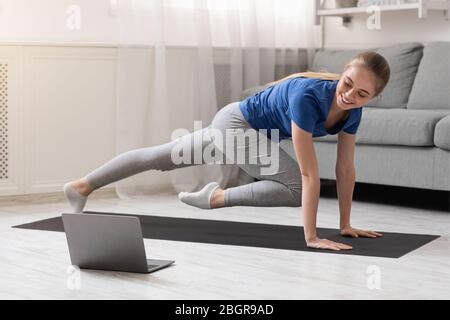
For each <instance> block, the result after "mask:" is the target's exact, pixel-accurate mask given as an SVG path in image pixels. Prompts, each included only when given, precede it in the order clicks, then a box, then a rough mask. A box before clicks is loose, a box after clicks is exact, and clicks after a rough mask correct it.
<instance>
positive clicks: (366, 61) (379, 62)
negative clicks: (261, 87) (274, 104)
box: [268, 51, 390, 96]
mask: <svg viewBox="0 0 450 320" xmlns="http://www.w3.org/2000/svg"><path fill="white" fill-rule="evenodd" d="M351 66H362V67H364V68H366V69H367V70H369V71H371V72H372V73H373V74H374V75H375V94H374V96H377V95H378V94H380V93H381V92H382V91H383V90H384V88H385V87H386V85H387V83H388V82H389V78H390V67H389V63H388V62H387V61H386V59H385V58H384V57H383V56H382V55H381V54H379V53H377V52H375V51H365V52H361V53H359V54H357V55H356V56H355V57H354V58H353V59H352V60H351V61H350V62H349V63H347V64H346V65H345V67H344V71H345V70H347V69H348V68H349V67H351ZM298 77H303V78H316V79H322V80H339V79H340V78H341V74H338V73H330V72H326V71H325V72H322V71H321V72H312V71H307V72H299V73H294V74H291V75H289V76H287V77H285V78H283V79H280V80H277V81H274V82H270V83H269V84H268V85H269V86H270V85H275V84H277V83H280V82H282V81H284V80H287V79H291V78H298Z"/></svg>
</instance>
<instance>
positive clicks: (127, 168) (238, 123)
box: [85, 102, 302, 207]
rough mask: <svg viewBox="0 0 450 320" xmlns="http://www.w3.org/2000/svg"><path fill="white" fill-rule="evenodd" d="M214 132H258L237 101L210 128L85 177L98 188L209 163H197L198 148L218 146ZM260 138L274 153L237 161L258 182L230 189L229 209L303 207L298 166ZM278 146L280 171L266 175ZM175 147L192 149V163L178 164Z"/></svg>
mask: <svg viewBox="0 0 450 320" xmlns="http://www.w3.org/2000/svg"><path fill="white" fill-rule="evenodd" d="M211 129H218V130H220V131H222V132H224V131H225V130H228V131H229V132H230V131H231V132H233V130H234V131H235V132H236V134H240V133H241V132H247V133H248V132H249V131H254V132H256V130H255V129H253V128H251V126H250V125H249V124H248V122H247V121H245V119H244V117H243V115H242V113H241V111H240V109H239V102H233V103H230V104H229V105H227V106H225V107H224V108H222V109H221V110H219V112H218V113H217V114H216V115H215V117H214V119H213V121H212V122H211V125H209V126H208V127H206V128H204V129H202V130H198V131H195V132H193V133H190V134H187V135H184V136H182V137H180V138H178V139H176V140H173V141H171V142H168V143H165V144H162V145H158V146H153V147H146V148H139V149H134V150H131V151H127V152H124V153H122V154H120V155H118V156H116V157H115V158H113V159H111V160H110V161H108V162H106V163H105V164H103V165H102V166H100V167H99V168H97V169H95V170H94V171H92V172H90V173H89V174H88V175H86V177H85V178H86V179H87V181H88V182H89V184H90V185H91V186H92V188H94V189H98V188H100V187H103V186H105V185H107V184H109V183H112V182H115V181H118V180H121V179H124V178H127V177H129V176H132V175H135V174H137V173H140V172H143V171H147V170H160V171H168V170H174V169H178V168H184V167H187V166H193V165H199V164H205V163H208V162H205V160H203V159H201V160H200V161H201V162H200V163H199V162H198V161H197V162H195V161H194V160H195V159H194V155H195V148H200V147H201V148H202V150H204V149H205V148H206V147H207V146H208V145H210V144H211V143H213V144H214V145H218V144H217V142H216V141H215V140H214V137H213V138H211V136H212V135H211ZM207 130H209V132H208V131H207ZM194 139H197V140H194ZM258 139H259V141H261V139H266V140H267V141H266V143H267V145H268V146H269V147H270V148H269V147H268V148H267V149H270V150H267V152H265V153H264V154H259V153H258V155H257V156H256V158H257V159H256V163H255V160H254V161H249V157H250V156H249V152H245V154H246V156H245V163H241V162H242V161H241V162H236V164H237V165H238V166H239V167H241V168H242V169H243V170H244V171H245V172H246V173H247V174H248V175H250V176H251V177H254V178H255V179H256V180H257V181H255V182H252V183H249V184H246V185H241V186H237V187H233V188H228V189H226V190H225V206H226V207H231V206H261V207H271V206H289V207H298V206H301V199H302V196H301V190H302V188H301V175H300V169H299V166H298V163H297V162H296V161H295V160H294V159H292V158H291V157H290V156H289V155H288V154H287V153H286V152H285V151H284V150H283V149H281V148H279V147H278V144H275V143H273V142H272V140H271V139H269V138H267V136H265V135H262V134H259V135H258ZM193 141H201V145H199V144H198V143H197V144H194V143H193ZM252 143H253V144H255V143H258V142H257V141H256V140H253V141H252V140H251V139H245V141H244V144H241V145H240V146H239V144H238V145H237V148H239V147H240V148H241V149H246V150H248V149H249V148H250V145H251V144H252ZM225 145H226V144H225V143H224V144H222V147H221V148H219V149H220V151H221V152H222V154H225V153H226V150H225ZM274 147H276V148H277V152H276V153H278V157H277V159H276V161H278V166H277V169H276V170H275V171H274V172H267V171H269V170H266V172H264V170H262V169H263V168H264V167H267V162H264V158H265V160H266V161H267V158H268V157H271V155H273V154H274V151H273V150H275V149H273V148H274ZM173 148H177V150H180V149H183V150H185V148H190V150H191V152H190V156H191V162H190V163H180V164H176V163H174V161H172V155H171V153H172V150H173ZM198 154H199V153H198V152H197V155H198ZM202 158H203V157H202ZM197 160H198V159H197ZM222 163H223V162H222ZM233 163H234V162H233Z"/></svg>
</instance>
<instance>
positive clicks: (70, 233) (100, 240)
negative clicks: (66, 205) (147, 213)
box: [62, 213, 175, 273]
mask: <svg viewBox="0 0 450 320" xmlns="http://www.w3.org/2000/svg"><path fill="white" fill-rule="evenodd" d="M62 220H63V224H64V230H65V232H66V237H67V244H68V246H69V253H70V260H71V262H72V265H75V266H78V267H79V268H80V269H97V270H108V271H125V272H137V273H150V272H154V271H156V270H159V269H162V268H165V267H168V266H170V265H171V264H172V263H174V262H175V261H173V260H156V259H147V257H146V254H145V247H144V239H143V237H142V229H141V224H140V221H139V218H138V217H133V216H120V215H105V214H83V213H63V214H62Z"/></svg>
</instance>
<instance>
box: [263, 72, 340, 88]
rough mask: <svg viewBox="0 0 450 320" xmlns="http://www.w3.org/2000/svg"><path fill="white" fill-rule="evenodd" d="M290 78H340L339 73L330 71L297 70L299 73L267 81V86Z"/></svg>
mask: <svg viewBox="0 0 450 320" xmlns="http://www.w3.org/2000/svg"><path fill="white" fill-rule="evenodd" d="M292 78H316V79H322V80H339V79H340V78H341V75H340V74H337V73H331V72H312V71H306V72H299V73H293V74H291V75H289V76H287V77H285V78H283V79H280V80H277V81H273V82H270V83H268V84H267V85H268V86H271V85H274V84H277V83H280V82H282V81H284V80H287V79H292Z"/></svg>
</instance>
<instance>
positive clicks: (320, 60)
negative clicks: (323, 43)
mask: <svg viewBox="0 0 450 320" xmlns="http://www.w3.org/2000/svg"><path fill="white" fill-rule="evenodd" d="M363 51H376V52H378V53H379V54H381V55H382V56H383V57H384V58H385V59H386V60H387V61H388V63H389V67H390V69H391V76H390V80H389V83H388V84H387V86H386V88H385V89H384V90H383V92H382V94H381V95H380V96H379V97H376V98H374V99H372V100H370V101H369V102H368V103H367V104H366V106H367V107H378V108H406V104H407V102H408V96H409V94H410V92H411V88H412V85H413V82H414V78H415V76H416V73H417V69H418V66H419V63H420V59H421V58H422V54H423V52H422V51H423V45H422V44H420V43H418V42H411V43H403V44H398V45H393V46H386V47H381V48H369V49H361V50H330V49H324V50H320V51H318V52H317V53H316V55H315V56H314V59H313V63H312V66H311V68H310V69H311V71H315V72H319V71H328V72H334V73H342V72H343V71H344V67H345V64H346V63H348V62H349V61H350V60H351V59H352V58H353V57H354V56H356V55H357V54H358V53H360V52H363Z"/></svg>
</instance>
